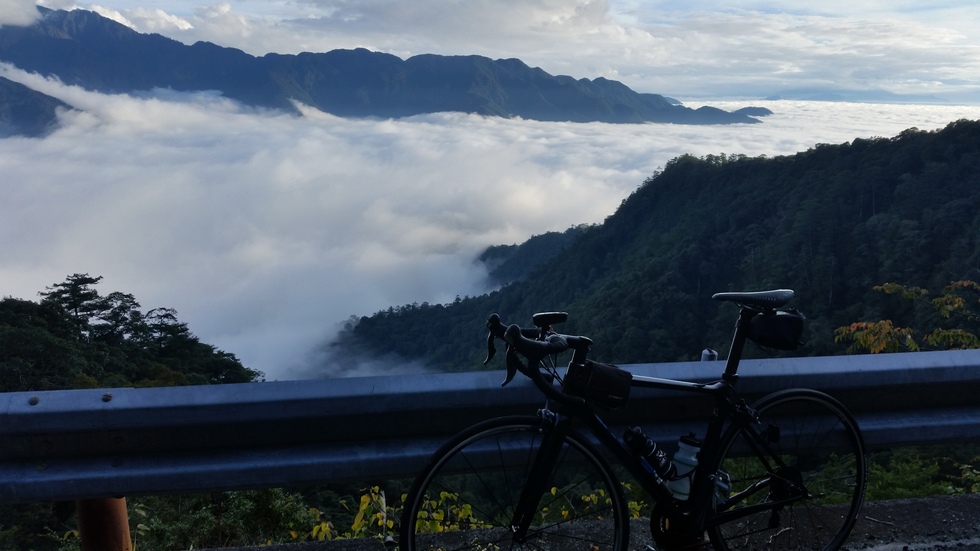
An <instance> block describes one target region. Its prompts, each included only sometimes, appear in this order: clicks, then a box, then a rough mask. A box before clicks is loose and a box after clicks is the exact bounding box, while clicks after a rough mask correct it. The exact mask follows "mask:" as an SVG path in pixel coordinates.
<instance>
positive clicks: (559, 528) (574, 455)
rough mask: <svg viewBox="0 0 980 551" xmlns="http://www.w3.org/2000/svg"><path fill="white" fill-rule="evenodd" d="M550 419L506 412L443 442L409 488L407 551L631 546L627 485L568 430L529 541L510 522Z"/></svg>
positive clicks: (404, 530) (613, 550)
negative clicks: (624, 489) (518, 538)
mask: <svg viewBox="0 0 980 551" xmlns="http://www.w3.org/2000/svg"><path fill="white" fill-rule="evenodd" d="M545 426H546V423H544V422H543V421H542V420H541V419H539V418H537V417H501V418H498V419H491V420H490V421H487V422H484V423H480V424H478V425H475V426H473V427H471V428H469V429H467V430H465V431H463V432H462V433H460V434H459V435H457V436H456V437H454V438H453V439H452V440H450V441H449V442H447V443H446V444H445V445H443V446H442V448H440V449H439V450H438V451H437V452H436V453H435V454H434V455H433V456H432V458H431V459H430V460H429V463H428V464H427V465H426V467H425V468H424V469H423V471H422V473H421V474H420V475H419V477H418V478H417V479H416V480H415V483H414V484H413V485H412V489H411V490H410V491H409V493H408V498H407V500H406V502H405V509H404V511H403V516H402V525H401V539H400V543H399V548H400V550H401V551H427V550H436V549H439V550H445V551H449V550H457V549H459V550H462V549H471V550H474V551H476V550H480V551H485V550H495V549H536V550H555V551H558V550H568V549H583V550H586V551H588V550H590V549H599V550H602V551H606V550H609V551H624V550H625V549H626V546H627V544H628V543H629V517H628V512H627V509H626V504H625V501H624V499H623V492H622V488H621V486H620V485H619V483H618V482H617V481H616V479H615V477H614V476H613V475H612V472H611V471H610V469H609V467H608V464H607V463H606V461H605V460H604V459H603V458H602V456H600V455H599V454H598V452H597V451H596V450H595V447H594V446H593V445H592V444H590V443H589V442H588V441H586V440H585V439H584V438H583V437H582V436H580V435H578V434H577V433H570V434H568V435H567V436H566V437H565V439H564V442H563V443H562V446H561V453H560V454H559V455H558V460H557V462H556V464H555V466H554V469H553V470H552V473H551V475H550V478H549V480H548V481H547V484H546V485H545V486H544V488H545V493H544V495H543V496H541V500H540V502H539V503H538V506H537V509H536V512H535V515H534V520H533V521H532V524H531V527H530V530H529V531H528V534H527V538H526V539H525V540H524V541H516V538H515V537H514V535H513V533H512V531H511V528H510V524H511V520H512V518H513V515H514V510H515V507H516V506H517V502H518V500H519V499H520V496H521V490H522V489H523V488H524V486H525V484H526V483H527V477H528V471H529V470H530V468H531V465H532V463H533V461H534V458H535V456H536V455H537V453H538V451H539V448H540V446H541V442H542V436H543V432H544V430H545V428H544V427H545Z"/></svg>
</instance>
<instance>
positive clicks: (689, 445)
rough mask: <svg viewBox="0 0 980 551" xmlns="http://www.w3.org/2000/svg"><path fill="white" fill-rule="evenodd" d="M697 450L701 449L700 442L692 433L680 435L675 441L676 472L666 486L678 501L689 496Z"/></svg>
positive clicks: (696, 461)
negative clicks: (677, 440)
mask: <svg viewBox="0 0 980 551" xmlns="http://www.w3.org/2000/svg"><path fill="white" fill-rule="evenodd" d="M699 451H701V442H700V441H699V440H698V439H697V438H695V437H694V435H693V434H689V435H687V436H682V437H681V439H680V442H678V443H677V453H675V454H674V468H675V469H676V470H677V473H676V474H675V475H674V478H673V479H672V480H670V481H669V482H667V487H668V488H670V491H671V492H672V493H673V494H674V498H676V499H678V500H680V501H687V499H688V498H689V497H690V496H691V478H692V477H693V476H694V469H695V467H697V466H698V452H699Z"/></svg>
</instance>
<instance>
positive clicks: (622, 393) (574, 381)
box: [562, 360, 633, 409]
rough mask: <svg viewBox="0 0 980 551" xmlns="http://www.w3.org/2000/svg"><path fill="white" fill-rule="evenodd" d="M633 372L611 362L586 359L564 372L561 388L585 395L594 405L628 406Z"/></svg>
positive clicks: (582, 396) (573, 393)
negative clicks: (605, 362)
mask: <svg viewBox="0 0 980 551" xmlns="http://www.w3.org/2000/svg"><path fill="white" fill-rule="evenodd" d="M632 382H633V374H632V373H630V372H629V371H626V370H623V369H620V368H618V367H616V366H615V365H612V364H604V363H599V362H593V361H592V360H587V361H586V362H585V363H584V364H571V365H569V366H568V371H566V372H565V379H564V381H563V382H562V391H563V392H564V393H565V394H568V395H570V396H577V397H579V398H584V399H585V401H586V402H587V403H589V404H591V405H594V406H599V407H601V408H604V409H616V408H621V407H623V406H625V405H626V403H627V402H628V401H629V397H630V384H631V383H632Z"/></svg>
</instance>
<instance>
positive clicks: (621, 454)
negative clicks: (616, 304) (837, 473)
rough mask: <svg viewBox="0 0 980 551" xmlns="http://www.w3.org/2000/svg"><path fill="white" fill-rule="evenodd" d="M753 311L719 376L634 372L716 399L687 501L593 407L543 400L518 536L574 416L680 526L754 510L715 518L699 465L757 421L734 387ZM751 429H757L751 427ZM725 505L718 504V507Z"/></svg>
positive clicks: (710, 481)
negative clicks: (729, 432)
mask: <svg viewBox="0 0 980 551" xmlns="http://www.w3.org/2000/svg"><path fill="white" fill-rule="evenodd" d="M753 315H754V313H753V312H752V311H751V310H749V309H746V308H743V309H742V311H741V312H740V314H739V319H738V322H737V323H736V328H735V334H734V336H733V338H732V345H731V348H730V353H729V357H728V360H727V361H726V366H725V371H724V373H723V374H722V378H721V380H720V381H715V382H711V383H694V382H690V381H681V380H675V379H663V378H657V377H644V376H634V377H633V381H632V384H631V386H632V387H633V388H642V389H656V390H665V391H669V392H687V393H692V394H699V395H707V396H710V397H711V398H712V399H713V401H714V405H715V407H714V409H713V413H712V415H711V418H710V419H709V421H708V425H707V429H706V432H705V435H704V439H703V442H702V447H701V451H700V454H699V455H700V461H699V464H698V467H697V468H696V469H695V473H694V478H693V485H692V488H691V494H690V498H689V500H688V501H684V502H677V501H676V500H674V499H673V496H672V494H671V491H670V490H669V489H668V488H667V485H666V482H665V481H664V480H663V479H661V478H660V477H659V476H658V475H657V473H656V472H655V471H654V470H653V467H652V466H650V464H649V463H648V462H647V461H646V459H644V458H642V457H638V456H637V455H635V454H634V453H632V452H631V451H630V450H629V449H628V448H627V447H626V446H625V445H624V444H623V442H622V441H621V440H620V438H619V437H618V436H617V435H615V434H613V432H612V431H611V430H610V429H609V427H608V425H607V424H606V423H605V421H603V420H602V418H600V417H599V415H598V414H597V413H595V411H593V410H592V409H590V408H586V407H572V406H566V405H564V404H555V405H556V407H554V408H549V407H548V406H547V405H546V407H545V409H543V410H542V411H541V412H540V413H541V414H542V415H543V417H544V418H545V422H547V423H550V424H551V428H550V430H546V431H544V440H543V441H542V444H541V448H540V451H539V452H538V454H537V457H536V458H535V460H534V463H533V465H532V467H531V471H530V474H529V476H528V478H527V480H528V483H527V484H526V485H525V487H524V491H523V492H522V495H521V497H520V501H519V502H518V507H517V511H516V513H515V515H514V518H513V520H512V524H511V526H512V528H513V530H514V533H515V536H516V537H517V538H518V540H520V539H521V538H524V537H525V536H526V534H527V531H528V528H529V526H530V523H531V520H532V519H531V516H532V512H533V511H534V510H535V509H536V507H537V504H538V501H539V500H540V498H541V496H542V495H544V493H545V492H546V491H547V490H548V489H547V488H545V487H544V485H545V483H544V481H546V480H548V479H549V478H550V474H551V473H550V470H551V469H553V468H554V466H555V464H556V459H557V457H558V454H559V453H560V451H561V449H560V448H561V444H562V441H563V440H564V437H565V435H566V434H568V432H569V431H571V430H573V424H574V423H575V422H576V421H581V422H583V423H584V424H585V425H586V427H588V429H589V432H590V433H591V434H592V435H593V436H594V437H595V438H596V439H597V440H598V441H599V442H600V443H601V445H602V447H604V448H606V449H607V450H609V451H610V452H611V453H612V455H613V456H615V458H616V459H617V460H618V461H619V463H620V464H622V465H623V466H624V467H626V469H627V470H628V471H629V472H630V474H631V475H632V476H633V477H634V478H635V479H636V480H637V482H639V483H640V485H641V486H642V487H643V489H644V490H645V491H646V492H647V494H648V495H650V496H651V497H652V498H653V500H654V502H655V503H656V504H657V505H658V506H660V507H661V508H662V510H663V512H664V513H665V514H666V515H667V516H668V518H670V519H672V521H673V522H677V523H679V525H680V526H681V527H682V529H683V530H684V531H690V532H692V533H694V532H698V531H701V530H703V529H705V528H707V527H710V526H711V525H712V524H713V523H714V522H715V521H716V520H730V518H731V516H732V515H734V516H742V515H748V514H752V513H753V512H755V511H754V509H753V508H751V507H747V508H744V510H741V511H739V512H737V513H728V514H726V513H720V514H719V515H718V516H717V517H713V515H714V507H712V505H713V504H714V500H713V494H714V492H715V489H716V473H705V472H702V471H701V469H702V468H707V466H709V465H715V464H716V463H717V460H718V457H719V454H720V453H721V449H720V444H721V438H722V434H723V431H724V430H725V428H726V425H727V424H729V423H730V424H731V426H740V427H745V426H747V425H750V424H753V423H755V421H756V418H755V412H754V411H753V410H752V409H751V408H750V407H749V406H748V405H746V403H745V401H744V400H743V399H742V398H741V397H740V396H739V395H738V393H737V392H736V391H735V388H734V387H735V383H736V381H737V379H738V376H737V372H738V364H739V361H740V359H741V355H742V350H743V348H744V345H745V340H746V335H747V324H748V320H749V319H750V318H751V317H752V316H753ZM582 360H583V358H575V357H573V359H572V361H582ZM753 434H755V433H754V432H753ZM756 436H757V438H756V441H755V442H750V444H751V446H752V447H753V448H754V451H755V453H756V454H758V455H759V456H760V457H768V458H769V459H770V460H771V461H772V462H774V463H776V464H781V463H782V461H781V460H780V458H779V457H778V456H776V454H774V453H772V452H770V451H768V450H767V448H768V446H767V445H766V442H764V441H763V440H762V438H761V437H759V436H758V435H756ZM754 491H755V489H751V490H747V491H745V492H743V493H742V494H741V495H738V496H734V497H733V498H732V499H730V500H729V503H734V502H737V501H739V500H740V499H741V498H743V497H744V496H746V495H748V494H750V493H752V492H754ZM795 499H798V498H790V499H788V500H787V503H789V502H791V501H794V500H795ZM726 508H727V507H722V508H721V509H726Z"/></svg>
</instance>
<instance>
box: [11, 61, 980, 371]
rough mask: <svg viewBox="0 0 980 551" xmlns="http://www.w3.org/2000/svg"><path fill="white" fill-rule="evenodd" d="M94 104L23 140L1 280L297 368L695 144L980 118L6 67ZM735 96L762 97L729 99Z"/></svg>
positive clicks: (472, 284) (577, 219)
mask: <svg viewBox="0 0 980 551" xmlns="http://www.w3.org/2000/svg"><path fill="white" fill-rule="evenodd" d="M0 75H2V76H7V77H8V78H11V79H13V80H17V81H19V82H23V83H25V84H27V85H28V86H31V87H32V88H35V89H37V90H40V91H42V92H45V93H47V94H50V95H53V96H55V97H58V98H60V99H63V100H64V101H66V102H68V103H70V104H72V105H75V106H76V107H78V108H80V109H84V110H85V112H82V113H79V112H73V113H69V114H66V115H64V117H63V121H62V122H63V128H62V129H61V130H59V131H57V132H55V133H54V134H53V135H51V136H50V137H48V138H45V139H42V140H38V139H19V138H8V139H5V140H3V147H2V148H0V166H3V167H4V168H3V172H4V200H3V202H0V242H2V243H4V254H3V256H2V258H0V282H2V283H3V288H2V289H0V294H2V295H4V296H8V295H9V296H15V297H21V298H35V297H36V293H37V292H38V291H40V290H43V289H44V287H45V286H47V285H51V284H52V283H55V282H59V281H63V280H64V278H65V276H67V275H68V274H71V273H76V272H88V273H90V274H92V275H101V276H104V277H105V279H104V282H103V283H102V285H101V288H102V289H103V291H105V292H109V291H114V290H119V291H124V292H129V293H133V294H134V295H135V296H136V297H137V299H138V300H140V302H141V303H142V304H143V306H144V307H145V308H147V309H148V308H153V307H159V306H166V307H174V308H176V309H177V310H178V312H179V316H180V318H181V320H183V321H185V322H187V323H188V324H189V326H190V328H191V330H192V331H193V332H194V333H195V334H197V335H198V336H200V337H201V338H202V340H204V341H205V342H208V343H211V344H214V345H216V346H218V347H219V348H222V349H224V350H226V351H229V352H232V353H235V354H237V355H238V356H239V357H240V358H241V359H242V360H243V361H244V362H245V363H246V365H248V366H249V367H253V368H256V369H261V370H263V371H266V372H267V373H268V374H269V376H270V378H289V377H296V376H299V375H301V374H306V373H308V372H306V371H303V369H304V368H305V367H306V362H307V360H308V353H309V351H310V349H311V348H313V347H315V346H316V345H318V344H320V343H321V342H322V341H323V339H324V338H327V337H329V336H330V335H331V334H333V332H334V331H335V330H336V327H337V324H338V323H342V322H343V321H344V320H346V319H347V318H348V317H349V316H350V315H352V314H353V315H369V314H371V313H373V312H375V311H377V310H380V309H384V308H387V307H388V306H393V305H401V304H406V303H411V302H416V301H417V302H423V301H428V302H433V303H438V302H449V301H452V300H453V298H454V297H455V296H456V295H467V294H470V295H472V294H478V293H481V292H483V291H484V290H485V288H484V283H483V277H484V274H483V273H482V271H481V270H480V269H479V267H478V266H475V265H474V264H473V258H474V256H475V255H476V254H478V253H479V252H480V251H481V250H482V249H483V248H484V247H486V246H488V245H493V244H501V243H515V242H521V241H523V240H524V239H526V238H527V237H529V236H530V235H532V234H538V233H542V232H545V231H549V230H563V229H565V228H567V227H569V226H571V225H574V224H579V223H588V222H601V221H602V220H603V219H604V218H605V217H606V216H608V215H609V214H611V213H612V212H613V211H614V210H615V208H616V207H617V206H618V205H619V203H620V202H621V201H622V199H623V198H624V197H626V196H627V195H629V193H630V192H632V191H633V190H634V189H635V188H636V187H637V186H638V185H639V184H640V183H642V181H643V180H644V179H645V178H646V177H648V176H649V175H651V174H652V173H653V172H654V171H655V170H656V169H657V168H658V167H660V166H662V165H663V164H664V163H666V162H667V161H668V160H669V159H671V158H673V157H676V156H678V155H680V154H683V153H693V154H695V155H704V154H708V153H722V152H724V153H744V154H747V155H759V154H767V155H776V154H782V153H794V152H796V151H800V150H805V149H807V148H808V147H810V146H812V145H813V144H815V143H820V142H826V143H838V142H843V141H848V140H851V139H853V138H854V137H870V136H875V135H881V136H890V135H894V134H896V133H898V132H899V131H901V130H904V129H905V128H908V127H911V126H917V127H919V128H923V129H932V128H940V127H942V126H944V125H945V124H946V123H948V122H949V121H951V120H955V119H959V118H964V117H965V118H980V108H976V107H973V108H952V107H942V106H898V105H892V106H875V105H859V104H827V103H822V104H808V103H802V102H771V103H767V104H766V105H768V106H769V107H771V108H772V109H773V110H774V111H775V112H776V114H775V115H774V116H772V117H770V118H768V119H767V120H766V122H764V123H763V124H757V125H739V126H729V127H717V126H715V127H694V126H679V125H610V124H562V123H542V122H536V121H522V120H505V119H497V118H482V117H477V116H472V115H463V114H437V115H428V116H422V117H414V118H411V119H405V120H397V121H392V120H349V119H340V118H336V117H332V116H330V115H326V114H324V113H320V112H316V111H311V110H307V112H306V113H305V114H304V116H302V117H298V116H292V115H285V114H279V113H274V112H261V111H255V110H252V109H244V108H241V107H240V106H237V105H236V104H234V103H232V102H230V101H227V100H225V99H223V98H221V97H219V96H215V95H213V94H211V95H209V94H190V95H188V94H177V93H174V92H163V91H158V92H156V93H155V94H147V95H146V97H141V98H135V97H131V96H118V95H102V94H96V93H92V92H87V91H84V90H81V89H78V88H74V87H66V86H63V85H61V84H59V83H57V82H54V81H49V80H45V79H42V78H40V77H38V76H36V75H29V74H26V73H24V72H22V71H19V70H16V69H12V68H10V67H9V66H8V67H4V66H0ZM721 105H722V106H723V107H725V108H729V109H732V108H735V107H740V106H744V104H738V103H731V104H721Z"/></svg>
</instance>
